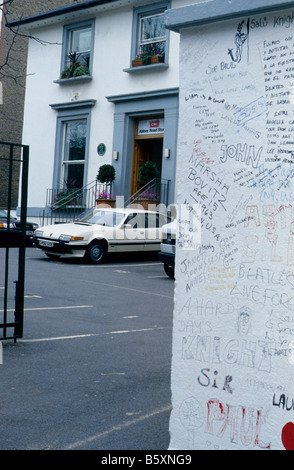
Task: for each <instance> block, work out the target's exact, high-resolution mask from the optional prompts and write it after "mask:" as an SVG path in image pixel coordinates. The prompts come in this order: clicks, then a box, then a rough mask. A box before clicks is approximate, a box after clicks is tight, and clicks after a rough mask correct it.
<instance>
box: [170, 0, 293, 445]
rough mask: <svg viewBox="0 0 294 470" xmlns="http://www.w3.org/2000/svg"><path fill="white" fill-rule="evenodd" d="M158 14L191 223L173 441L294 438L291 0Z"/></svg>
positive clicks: (177, 326) (181, 200)
mask: <svg viewBox="0 0 294 470" xmlns="http://www.w3.org/2000/svg"><path fill="white" fill-rule="evenodd" d="M250 5H252V9H251V8H250ZM166 25H167V27H168V28H169V29H171V30H173V31H176V32H178V33H179V34H180V117H179V134H178V156H177V180H176V191H177V200H176V202H177V204H178V206H179V207H182V208H183V207H184V208H185V211H184V212H183V211H182V213H185V212H186V214H190V216H192V215H193V214H195V218H194V220H195V231H197V227H196V225H197V224H198V227H200V228H201V241H200V244H199V245H198V246H196V245H195V246H188V245H187V243H183V239H182V237H183V236H185V234H184V231H182V230H179V233H178V240H177V253H176V287H175V309H174V326H173V357H172V382H171V387H172V405H173V409H172V413H171V419H170V436H171V440H170V449H208V450H214V449H231V450H237V449H244V450H246V449H248V450H252V449H256V450H257V449H294V97H293V91H294V7H293V2H289V1H283V2H282V1H271V0H266V1H265V0H260V1H258V2H256V1H254V2H252V1H250V0H248V1H247V2H244V1H243V0H242V1H239V0H236V1H234V0H233V1H224V0H210V1H206V2H204V3H199V4H194V5H192V6H187V7H183V8H179V9H175V10H170V11H168V12H167V14H166ZM199 208H200V209H201V213H200V215H199ZM196 214H198V216H197V215H196ZM184 222H185V221H184V220H183V219H182V220H180V224H182V225H183V224H184ZM190 231H191V232H193V229H190ZM183 234H184V235H183Z"/></svg>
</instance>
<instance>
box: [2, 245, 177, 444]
mask: <svg viewBox="0 0 294 470" xmlns="http://www.w3.org/2000/svg"><path fill="white" fill-rule="evenodd" d="M10 252H11V254H10V270H9V272H10V286H11V287H10V294H9V295H10V300H9V302H10V304H9V307H10V308H11V311H12V312H13V289H14V287H13V281H14V280H15V276H16V269H17V256H16V253H15V252H14V250H10ZM0 255H1V257H2V258H0V260H1V265H2V266H3V252H2V251H1V253H0ZM3 282H4V281H3V269H2V270H1V272H0V294H1V289H2V291H3ZM173 291H174V281H173V280H171V279H170V278H168V277H167V276H166V275H165V273H164V270H163V266H162V264H161V263H160V262H158V260H157V256H156V255H155V256H154V255H153V256H151V257H150V256H149V255H146V254H145V255H140V256H135V257H134V256H130V255H127V256H125V255H124V256H117V257H114V258H113V257H112V258H110V259H109V260H108V261H107V262H106V263H105V264H103V265H99V266H93V265H89V264H86V263H84V262H83V261H79V260H78V261H77V260H65V261H50V260H49V259H48V258H47V257H46V256H45V255H44V254H43V253H42V252H41V251H39V250H37V249H36V248H28V249H27V250H26V283H25V318H24V336H23V338H21V339H19V340H17V342H16V343H14V342H13V341H11V340H5V341H2V349H3V363H2V364H0V374H1V381H0V397H1V401H0V450H71V451H74V450H96V451H105V450H123V451H128V450H129V451H131V450H132V451H136V450H161V451H164V450H166V449H168V446H169V416H170V410H171V391H170V371H171V341H172V316H173ZM1 301H2V300H1ZM0 308H1V309H2V308H3V307H2V305H0ZM11 314H12V313H11Z"/></svg>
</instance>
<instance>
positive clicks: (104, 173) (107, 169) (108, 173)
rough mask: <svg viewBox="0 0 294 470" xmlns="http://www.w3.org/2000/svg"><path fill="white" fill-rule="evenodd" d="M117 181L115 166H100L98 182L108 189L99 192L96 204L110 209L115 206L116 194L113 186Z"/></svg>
mask: <svg viewBox="0 0 294 470" xmlns="http://www.w3.org/2000/svg"><path fill="white" fill-rule="evenodd" d="M114 180H115V168H114V166H113V165H109V164H105V165H102V166H100V168H99V171H98V174H97V181H99V183H102V184H104V185H106V189H103V190H102V191H98V192H97V194H96V204H97V207H98V205H99V206H101V204H106V205H108V206H110V207H114V206H115V194H112V191H111V185H112V183H113V181H114Z"/></svg>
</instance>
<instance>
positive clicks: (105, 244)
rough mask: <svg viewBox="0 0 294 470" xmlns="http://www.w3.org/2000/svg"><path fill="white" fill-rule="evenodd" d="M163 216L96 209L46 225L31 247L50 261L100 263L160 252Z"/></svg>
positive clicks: (36, 233) (38, 233)
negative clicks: (64, 258)
mask: <svg viewBox="0 0 294 470" xmlns="http://www.w3.org/2000/svg"><path fill="white" fill-rule="evenodd" d="M169 220H170V219H169V217H168V216H167V215H165V214H162V213H158V212H154V211H145V210H139V209H123V208H122V209H96V210H94V211H93V213H91V215H89V216H87V217H85V218H83V219H81V220H77V221H75V222H72V223H65V224H55V225H47V226H44V227H40V228H38V230H36V231H35V232H34V237H33V241H34V244H35V245H36V246H37V247H38V248H40V249H41V250H43V251H44V253H45V254H46V255H47V256H49V258H52V259H56V258H59V257H60V256H67V257H84V258H85V259H86V260H87V261H90V262H92V263H95V264H97V263H101V262H103V261H104V260H105V257H106V255H107V253H112V252H127V251H132V252H134V251H159V250H160V242H161V227H162V226H163V225H164V224H166V223H167V222H169Z"/></svg>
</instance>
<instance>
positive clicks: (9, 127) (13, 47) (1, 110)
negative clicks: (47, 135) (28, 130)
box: [0, 0, 84, 208]
mask: <svg viewBox="0 0 294 470" xmlns="http://www.w3.org/2000/svg"><path fill="white" fill-rule="evenodd" d="M83 1H84V0H12V2H11V4H10V5H8V7H7V8H8V10H9V11H8V15H9V20H10V21H11V20H12V19H17V18H20V17H28V16H32V15H36V14H38V13H42V12H46V11H49V10H54V9H56V8H62V7H64V6H67V5H70V4H73V3H81V2H83ZM2 29H3V30H2V31H1V36H0V41H1V47H0V51H1V52H2V54H1V55H2V57H1V56H0V60H1V64H3V63H4V62H5V60H6V58H7V54H8V53H9V57H8V64H7V65H6V66H5V67H4V68H3V69H2V70H1V71H0V81H1V86H2V90H3V102H2V104H1V101H0V141H6V142H7V141H8V142H14V143H24V144H25V143H26V142H22V126H23V110H24V97H25V83H26V61H27V46H28V41H27V39H26V38H25V37H23V36H15V35H14V34H12V32H10V31H9V29H8V28H6V27H4V28H2ZM4 154H5V158H6V150H4V149H3V148H1V146H0V157H2V158H3V155H4ZM16 155H17V154H16ZM8 172H9V169H8V164H7V163H6V162H5V161H4V160H0V208H6V206H7V199H8V187H9V186H8ZM18 187H19V166H18V164H15V165H14V166H13V177H12V188H11V200H12V207H13V208H15V207H16V206H17V198H18Z"/></svg>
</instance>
